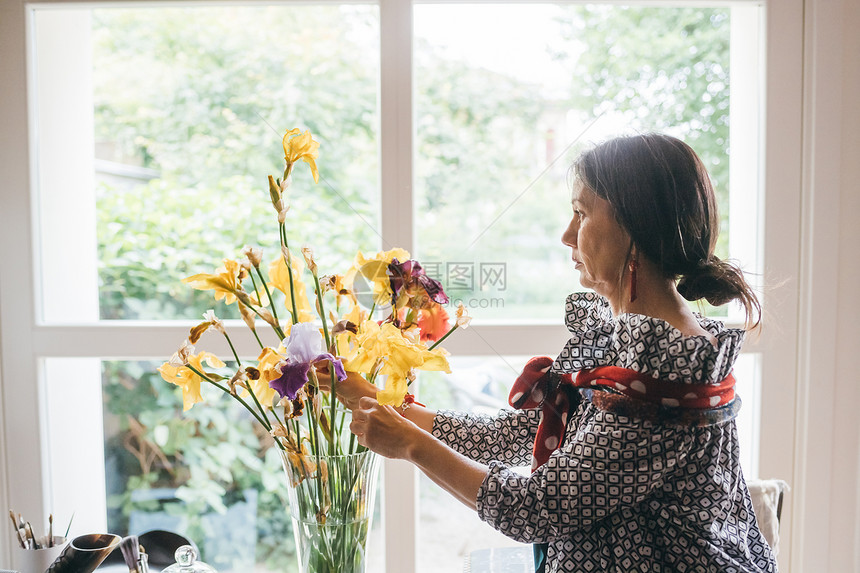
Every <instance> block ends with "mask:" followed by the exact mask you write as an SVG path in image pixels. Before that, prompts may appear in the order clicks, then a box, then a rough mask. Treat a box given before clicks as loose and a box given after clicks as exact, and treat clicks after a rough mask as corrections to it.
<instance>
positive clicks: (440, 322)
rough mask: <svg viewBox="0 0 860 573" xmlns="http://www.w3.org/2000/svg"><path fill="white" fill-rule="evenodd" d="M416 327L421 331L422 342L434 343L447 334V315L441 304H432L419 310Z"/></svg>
mask: <svg viewBox="0 0 860 573" xmlns="http://www.w3.org/2000/svg"><path fill="white" fill-rule="evenodd" d="M418 327H419V328H420V329H421V340H422V341H425V342H426V341H428V340H429V341H430V342H435V341H437V340H439V339H440V338H442V337H443V336H444V335H445V333H446V332H448V313H447V312H446V311H445V309H444V308H443V307H442V305H441V304H439V303H432V305H431V306H430V308H423V309H421V315H420V316H419V317H418Z"/></svg>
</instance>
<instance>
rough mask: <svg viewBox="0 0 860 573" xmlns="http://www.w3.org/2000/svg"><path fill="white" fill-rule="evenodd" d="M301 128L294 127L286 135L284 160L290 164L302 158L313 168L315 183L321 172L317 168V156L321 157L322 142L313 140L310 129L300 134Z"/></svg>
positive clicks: (317, 181)
mask: <svg viewBox="0 0 860 573" xmlns="http://www.w3.org/2000/svg"><path fill="white" fill-rule="evenodd" d="M298 133H299V129H298V128H293V129H291V130H289V131H288V132H287V133H286V134H285V135H284V161H286V162H287V165H288V166H290V165H292V164H294V163H295V162H296V161H299V160H302V161H304V162H305V163H307V164H308V165H309V166H310V168H311V175H313V176H314V183H319V179H320V174H319V171H318V170H317V163H316V158H317V157H319V148H320V144H319V143H318V142H316V141H314V140H313V136H312V135H311V132H310V130H307V131H305V132H304V133H303V134H301V135H298Z"/></svg>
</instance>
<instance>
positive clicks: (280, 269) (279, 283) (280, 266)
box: [269, 256, 314, 322]
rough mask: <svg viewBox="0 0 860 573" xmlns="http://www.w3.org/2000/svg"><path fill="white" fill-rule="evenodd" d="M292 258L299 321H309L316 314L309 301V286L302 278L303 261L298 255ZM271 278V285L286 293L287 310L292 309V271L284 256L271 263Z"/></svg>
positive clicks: (285, 303)
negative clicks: (289, 270) (289, 269)
mask: <svg viewBox="0 0 860 573" xmlns="http://www.w3.org/2000/svg"><path fill="white" fill-rule="evenodd" d="M290 258H291V261H290V262H291V265H290V266H291V267H292V269H293V287H294V288H295V294H296V310H297V311H298V314H299V316H298V321H299V322H309V321H311V320H313V319H314V315H313V312H312V310H311V303H310V301H308V295H307V288H306V287H305V283H304V281H302V279H301V276H302V271H301V267H300V265H301V261H300V260H299V258H298V257H296V256H291V257H290ZM269 280H270V281H271V282H270V283H269V286H272V287H275V288H276V289H278V290H279V291H281V292H282V293H284V295H286V299H285V301H284V305H285V306H286V308H287V310H289V311H292V310H293V303H292V299H291V297H290V290H291V289H290V273H289V272H288V271H287V263H286V262H285V261H284V257H278V258H277V259H275V260H273V261H272V262H271V263H270V264H269Z"/></svg>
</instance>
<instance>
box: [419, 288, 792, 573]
mask: <svg viewBox="0 0 860 573" xmlns="http://www.w3.org/2000/svg"><path fill="white" fill-rule="evenodd" d="M571 314H572V315H574V319H573V320H570V318H569V320H568V326H569V327H571V332H572V333H573V335H574V336H573V338H572V339H571V343H568V344H567V345H566V346H565V349H564V351H563V352H562V354H561V355H560V356H559V358H558V359H557V360H556V363H555V365H554V368H558V369H559V370H563V371H571V370H574V369H580V368H593V367H595V366H604V365H613V366H623V367H625V368H631V369H636V370H639V371H641V372H649V373H657V372H659V375H660V377H661V378H663V379H664V380H677V381H678V382H679V383H699V384H701V383H708V382H710V381H713V382H717V381H719V380H722V379H723V378H724V377H725V376H726V375H727V374H728V373H729V371H730V370H731V368H732V365H733V363H734V360H735V358H736V357H737V354H738V351H739V349H740V343H741V340H742V336H743V333H742V332H740V331H738V332H732V331H730V330H727V329H725V328H724V327H723V326H722V324H720V323H718V322H716V321H709V320H707V319H704V318H700V323H701V324H702V326H703V327H705V328H706V329H707V330H708V331H709V332H711V333H713V334H714V336H716V337H717V340H718V347H717V348H714V347H713V345H711V344H710V342H708V341H707V339H706V338H705V337H684V336H682V335H680V333H679V332H678V331H677V330H675V329H674V328H672V327H671V326H669V325H668V324H666V323H665V322H663V321H659V320H657V319H653V318H648V317H644V316H640V315H623V316H620V317H616V318H613V317H611V315H610V314H609V313H608V307H606V303H605V301H604V300H603V299H602V298H601V297H599V296H597V295H593V294H579V295H573V296H572V297H570V298H569V299H568V315H569V317H570V315H571ZM577 326H578V327H579V328H580V329H579V330H577V331H574V328H576V327H577ZM700 339H701V340H700ZM574 340H576V341H578V342H577V343H575V344H573V341H574ZM539 416H540V414H539V412H538V411H537V410H528V411H507V410H503V411H502V412H501V413H500V414H499V415H498V416H497V417H489V416H473V415H464V414H457V413H453V412H444V411H443V412H439V413H437V415H436V419H435V421H434V426H433V433H434V435H435V436H437V437H438V438H440V439H441V440H443V441H444V442H446V443H447V444H449V445H450V446H451V447H452V448H454V449H455V450H457V451H459V452H461V453H462V454H464V455H466V456H468V457H470V458H472V459H475V460H477V461H480V462H482V463H486V464H488V465H489V473H488V475H487V477H486V479H485V480H484V483H483V484H482V486H481V488H480V490H479V492H478V498H477V507H478V514H479V516H480V517H481V519H483V520H484V521H486V522H488V523H489V524H490V525H492V526H493V527H494V528H496V529H497V530H499V531H500V532H502V533H504V534H505V535H507V536H508V537H511V538H513V539H516V540H518V541H521V542H524V543H548V544H549V547H548V551H547V568H546V570H547V572H548V573H560V572H581V571H586V572H592V571H593V572H609V571H611V572H613V573H627V572H639V571H641V572H648V573H654V572H667V573H668V572H675V571H678V572H694V571H695V572H703V571H704V572H714V573H716V572H720V573H723V572H736V573H752V572H765V571H767V572H775V571H776V569H777V566H776V560H775V558H774V556H773V553H772V551H771V549H770V547H769V546H768V545H767V542H766V541H765V539H764V537H763V536H762V534H761V532H760V531H759V529H758V526H757V525H756V521H755V514H754V513H753V509H752V502H751V501H750V497H749V491H748V489H747V487H746V482H745V481H744V478H743V474H742V472H741V467H740V462H739V448H738V437H737V431H736V428H735V423H734V420H727V421H724V422H721V423H719V424H713V425H708V426H700V427H686V426H685V427H681V426H673V425H668V424H658V423H653V422H651V421H647V420H642V419H638V418H633V417H625V416H622V415H619V414H616V413H613V412H608V411H602V410H600V409H598V408H597V407H596V406H594V404H592V403H591V402H589V401H588V400H583V401H582V402H581V403H580V404H579V405H578V406H577V408H576V410H575V412H573V413H572V415H571V416H570V419H569V421H568V425H567V428H566V431H565V438H564V443H563V444H562V446H561V447H560V448H559V449H558V450H556V451H555V452H554V453H553V454H552V456H551V457H550V458H549V461H548V462H547V463H546V464H544V465H543V466H541V467H540V468H538V469H537V470H536V471H535V472H534V473H532V474H531V475H528V476H525V475H523V474H522V473H521V472H519V471H515V470H513V469H511V468H512V467H513V466H518V465H527V464H528V462H529V461H530V459H531V449H532V445H533V440H534V436H535V432H536V428H537V425H538V423H539V422H540V419H539Z"/></svg>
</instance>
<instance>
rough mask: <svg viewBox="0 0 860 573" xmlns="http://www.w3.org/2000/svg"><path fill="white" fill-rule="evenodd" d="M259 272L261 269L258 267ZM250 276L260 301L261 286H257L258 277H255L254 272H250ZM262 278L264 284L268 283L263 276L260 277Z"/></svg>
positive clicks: (258, 272)
mask: <svg viewBox="0 0 860 573" xmlns="http://www.w3.org/2000/svg"><path fill="white" fill-rule="evenodd" d="M255 268H256V267H255ZM257 274H260V269H257ZM248 276H249V277H251V284H252V285H254V294H255V295H257V300H258V301H259V300H260V288H259V287H258V286H257V279H255V278H254V273H248ZM260 280H261V281H262V282H263V284H265V283H266V281H264V280H263V277H260Z"/></svg>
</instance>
